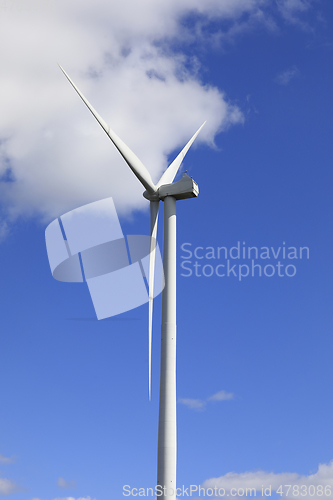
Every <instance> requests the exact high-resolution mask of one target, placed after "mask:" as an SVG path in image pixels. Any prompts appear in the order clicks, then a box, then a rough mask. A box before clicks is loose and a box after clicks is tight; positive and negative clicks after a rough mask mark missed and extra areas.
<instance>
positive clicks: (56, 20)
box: [0, 0, 296, 236]
mask: <svg viewBox="0 0 333 500" xmlns="http://www.w3.org/2000/svg"><path fill="white" fill-rule="evenodd" d="M19 3H20V9H21V10H19V9H18V8H17V9H16V8H15V5H16V3H15V2H14V3H13V5H14V8H12V9H11V10H8V11H4V12H2V15H1V18H0V41H1V45H2V46H3V47H6V51H5V52H4V54H3V56H2V61H1V75H0V90H1V92H0V109H1V115H0V178H2V179H3V181H2V182H1V183H0V196H1V200H2V203H3V206H4V207H5V208H6V209H7V211H8V213H9V217H11V218H15V217H16V216H20V215H24V216H32V215H38V216H42V217H44V218H45V220H47V219H48V220H50V219H51V218H53V217H55V216H58V215H59V214H61V213H64V212H66V211H67V210H70V209H72V208H74V207H77V206H80V205H83V204H85V203H88V202H91V201H95V200H98V199H101V198H104V197H108V196H113V198H114V200H115V203H116V207H117V210H118V211H120V213H121V212H122V213H126V212H129V211H130V210H132V209H133V208H139V209H143V208H144V207H146V206H147V202H146V201H145V200H144V199H143V198H142V191H143V190H142V187H141V185H140V184H139V182H138V181H137V179H136V178H135V177H134V176H133V174H132V172H130V171H129V169H128V167H127V165H126V164H125V163H124V161H123V159H122V158H121V157H120V155H119V154H118V153H117V151H116V150H115V149H114V147H113V145H112V144H111V143H110V141H109V139H108V138H107V136H106V135H105V134H104V132H103V131H102V129H100V127H99V125H98V124H97V123H96V122H95V121H94V118H93V117H92V116H91V115H90V113H89V112H88V110H87V109H86V108H85V106H84V104H83V103H82V102H81V101H80V99H79V97H78V96H77V95H76V94H75V92H74V90H73V89H72V88H71V86H70V85H69V83H68V82H67V80H66V79H65V77H64V76H63V74H62V73H61V72H60V70H59V68H58V66H57V65H56V61H58V62H59V63H61V64H62V65H63V67H64V68H65V69H66V71H67V72H68V73H69V74H70V76H71V77H72V78H73V80H74V81H75V82H76V83H77V85H78V86H79V88H80V89H81V90H82V92H83V93H84V94H85V95H86V97H87V98H88V99H89V100H90V101H91V103H92V104H93V106H94V107H95V108H96V109H97V110H98V111H99V113H100V114H101V115H102V116H103V118H104V119H105V120H106V121H107V122H108V124H109V125H110V126H111V128H114V130H115V132H116V133H117V134H119V136H120V137H121V138H122V139H123V140H124V141H125V142H126V143H127V144H128V145H129V146H130V147H131V148H132V149H133V150H134V151H135V152H136V154H137V155H138V156H139V157H140V159H141V160H142V161H143V163H144V164H146V166H147V168H148V169H149V170H150V171H151V174H152V177H153V179H158V178H159V176H160V175H161V173H162V171H163V170H164V169H165V168H166V166H167V164H168V160H172V159H173V158H172V157H170V158H169V155H170V154H171V153H172V156H174V155H175V154H176V152H177V151H178V150H179V149H180V148H181V147H182V146H183V145H184V143H185V142H186V141H187V140H188V139H189V138H190V137H191V135H192V134H193V133H194V131H195V130H196V129H197V128H198V127H199V126H200V125H201V123H202V122H203V121H204V120H207V124H206V126H205V127H204V129H203V130H202V132H201V133H200V135H199V137H198V139H197V143H198V144H199V143H200V142H201V143H206V144H208V145H212V144H213V142H214V137H215V136H216V134H217V133H219V132H221V131H223V130H225V129H227V128H228V127H229V126H231V125H235V124H237V123H243V121H244V117H243V114H242V112H241V110H240V109H239V108H238V107H237V106H236V105H234V104H232V102H230V101H229V99H228V98H227V96H226V95H225V94H224V93H223V92H222V91H221V90H219V89H218V88H216V87H213V86H209V85H205V84H204V83H203V82H202V81H201V80H200V76H199V72H200V63H199V62H198V58H196V57H192V58H187V57H186V56H185V54H184V53H181V52H179V51H178V52H177V53H175V52H174V51H172V49H171V44H170V43H169V42H170V40H174V39H177V40H178V41H179V42H182V43H184V44H186V43H190V42H191V40H193V38H194V37H195V38H196V39H198V37H200V36H201V37H202V40H205V36H204V34H203V31H202V29H200V26H201V27H202V23H203V22H204V23H206V24H207V23H209V22H210V21H211V20H214V21H216V20H217V19H225V20H227V21H228V23H229V25H228V26H229V27H228V30H227V31H228V32H230V34H232V36H236V35H237V34H238V33H240V32H244V30H246V29H247V28H246V23H245V24H244V21H243V17H244V14H247V16H248V21H247V22H248V23H250V24H251V23H253V19H256V22H258V23H264V24H265V23H266V24H267V22H269V19H270V17H269V15H268V13H267V12H268V9H269V7H271V5H272V0H224V1H223V2H221V0H182V2H179V1H178V0H159V1H158V2H156V1H155V0H142V1H140V2H137V1H136V0H123V1H122V2H116V3H115V2H108V1H106V0H95V1H94V2H91V1H90V0H81V1H80V6H79V8H78V4H77V2H76V1H75V0H57V1H54V0H43V1H42V0H41V1H40V2H38V3H36V2H34V6H37V7H36V8H34V9H30V10H29V9H28V8H25V5H28V6H29V2H27V3H22V2H19ZM17 4H18V2H17ZM265 9H266V10H265ZM295 9H296V7H295V8H294V9H293V12H295ZM190 13H192V14H193V15H194V18H197V22H195V23H194V26H192V27H191V28H189V27H187V26H186V23H184V22H183V21H184V19H185V18H186V16H187V15H189V14H190ZM206 31H207V30H206ZM208 31H209V30H208ZM22 40H24V43H22ZM41 40H43V43H41ZM233 97H237V96H233ZM7 230H8V227H7V226H6V225H5V222H4V223H3V225H2V229H0V232H1V233H2V234H3V236H5V234H6V231H7Z"/></svg>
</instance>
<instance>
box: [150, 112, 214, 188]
mask: <svg viewBox="0 0 333 500" xmlns="http://www.w3.org/2000/svg"><path fill="white" fill-rule="evenodd" d="M205 123H206V122H204V123H203V124H202V125H201V127H200V128H199V129H198V130H197V131H196V133H195V134H194V136H193V137H192V138H191V139H190V140H189V141H188V143H187V144H186V146H185V147H184V148H183V149H182V151H181V152H180V153H179V155H178V156H177V158H175V159H174V160H173V162H172V163H171V164H170V165H169V167H168V168H167V169H166V171H165V172H164V174H163V175H162V177H161V178H160V180H159V181H158V183H157V185H156V187H157V188H159V187H160V186H163V185H164V184H171V183H172V182H173V180H174V178H175V177H176V174H177V172H178V169H179V167H180V165H181V163H182V161H183V159H184V157H185V155H186V153H187V151H188V150H189V149H190V147H191V146H192V144H193V142H194V140H195V139H196V137H197V135H198V134H199V132H200V130H201V129H202V127H203V126H204V125H205Z"/></svg>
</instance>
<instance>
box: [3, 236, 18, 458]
mask: <svg viewBox="0 0 333 500" xmlns="http://www.w3.org/2000/svg"><path fill="white" fill-rule="evenodd" d="M0 239H1V231H0ZM14 462H15V458H14V457H4V456H3V455H1V453H0V464H13V463H14Z"/></svg>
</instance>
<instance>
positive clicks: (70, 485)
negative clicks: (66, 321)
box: [57, 477, 76, 489]
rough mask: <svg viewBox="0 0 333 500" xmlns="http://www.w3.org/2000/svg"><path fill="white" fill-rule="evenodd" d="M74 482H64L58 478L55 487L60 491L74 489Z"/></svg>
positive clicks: (61, 478)
mask: <svg viewBox="0 0 333 500" xmlns="http://www.w3.org/2000/svg"><path fill="white" fill-rule="evenodd" d="M75 484H76V482H75V481H74V480H70V481H66V480H65V479H64V478H63V477H59V479H58V481H57V486H59V488H62V489H72V488H75Z"/></svg>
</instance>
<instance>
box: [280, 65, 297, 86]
mask: <svg viewBox="0 0 333 500" xmlns="http://www.w3.org/2000/svg"><path fill="white" fill-rule="evenodd" d="M297 76H299V69H298V68H297V67H296V66H293V67H292V68H290V69H287V70H285V71H282V73H279V74H278V75H277V77H276V78H275V82H276V83H278V84H279V85H288V83H289V82H290V80H292V79H293V78H296V77H297Z"/></svg>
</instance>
